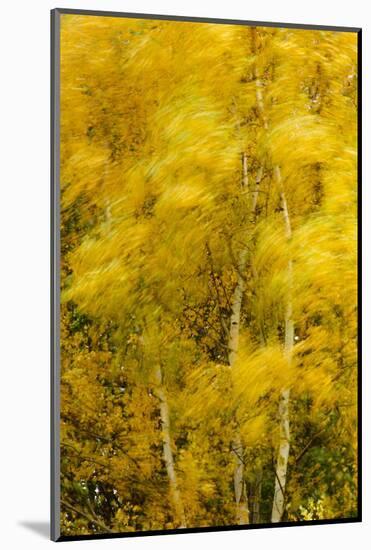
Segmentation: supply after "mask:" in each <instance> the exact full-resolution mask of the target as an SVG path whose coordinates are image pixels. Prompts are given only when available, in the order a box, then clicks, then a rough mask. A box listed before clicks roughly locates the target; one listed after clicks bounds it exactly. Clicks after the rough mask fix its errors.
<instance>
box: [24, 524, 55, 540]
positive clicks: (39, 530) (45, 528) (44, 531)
mask: <svg viewBox="0 0 371 550" xmlns="http://www.w3.org/2000/svg"><path fill="white" fill-rule="evenodd" d="M18 525H20V526H21V527H25V528H26V529H29V530H30V531H33V532H34V533H36V534H37V535H39V536H40V537H42V538H43V539H49V537H50V524H49V522H48V521H19V522H18Z"/></svg>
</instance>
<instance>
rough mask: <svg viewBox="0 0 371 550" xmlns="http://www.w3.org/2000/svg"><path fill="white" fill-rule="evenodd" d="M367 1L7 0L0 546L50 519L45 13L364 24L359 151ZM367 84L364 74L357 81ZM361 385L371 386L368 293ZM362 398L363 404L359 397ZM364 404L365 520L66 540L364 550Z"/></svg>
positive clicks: (22, 543)
mask: <svg viewBox="0 0 371 550" xmlns="http://www.w3.org/2000/svg"><path fill="white" fill-rule="evenodd" d="M368 4H369V2H367V1H366V0H347V1H344V0H327V1H326V0H310V1H307V2H303V1H298V0H270V1H268V0H255V1H250V2H249V1H248V0H223V1H222V2H217V0H172V1H170V0H168V1H165V0H156V1H152V2H151V1H149V0H147V1H145V0H136V1H134V0H132V1H125V0H105V1H103V0H79V1H78V2H73V1H68V0H64V1H63V0H61V2H60V4H55V2H52V1H49V0H33V1H32V0H17V1H15V2H12V1H11V0H6V1H5V2H4V4H2V6H1V26H0V55H1V64H0V82H1V83H0V94H1V100H0V109H1V113H0V137H1V147H0V152H1V159H2V160H1V162H0V178H1V179H0V195H1V196H0V238H1V246H0V259H1V268H0V293H1V296H0V341H1V347H0V365H1V370H0V392H1V393H0V407H1V410H0V423H1V428H0V463H1V467H0V545H1V546H2V547H3V548H5V549H6V550H11V549H13V548H14V549H16V548H27V549H30V550H31V549H34V548H37V549H38V548H44V547H46V546H48V545H49V547H50V546H51V545H52V544H54V543H52V542H50V541H49V540H48V518H49V76H50V74H49V10H50V9H51V8H54V7H67V8H68V7H70V8H80V9H97V10H99V9H100V10H104V9H105V10H114V11H128V12H144V13H158V14H171V15H190V16H204V17H220V18H235V19H248V20H257V21H259V20H260V21H275V22H293V23H313V24H323V25H326V24H328V25H344V26H354V27H360V26H361V27H363V31H364V32H363V34H364V37H363V56H364V71H363V72H364V98H365V100H364V104H363V113H364V151H366V147H367V148H368V149H369V148H370V140H369V138H370V122H369V120H368V114H369V112H368V98H370V97H371V89H370V76H369V75H370V74H371V67H370V59H369V53H368V52H370V51H371V44H370V35H369V33H368V26H369V24H370V22H371V19H370V15H369V13H368V11H367V7H368ZM367 76H368V78H366V77H367ZM367 156H369V155H366V153H364V177H363V181H364V196H363V205H364V222H363V233H364V249H365V250H364V260H365V263H364V280H365V281H370V274H371V273H370V271H371V270H370V268H371V266H370V254H369V252H368V251H367V244H368V242H369V240H368V239H370V237H368V239H367V236H369V235H371V233H370V229H371V228H370V222H369V214H370V188H369V186H368V185H367V182H368V180H369V177H368V176H369V165H370V163H369V162H368V158H367ZM363 302H364V320H363V327H364V330H363V332H364V356H365V357H366V359H365V360H364V365H365V370H364V388H365V390H366V391H367V388H370V376H369V374H368V372H367V370H368V369H367V366H368V365H367V358H368V357H370V344H369V342H370V339H371V338H370V336H368V334H367V331H368V327H369V326H370V308H369V306H370V291H369V287H367V286H366V285H365V287H364V289H363ZM364 401H366V398H364ZM369 418H370V404H369V403H367V402H365V403H364V411H363V419H364V433H365V437H364V463H365V468H364V476H363V482H364V488H365V490H364V493H365V498H364V523H363V524H353V525H352V524H343V525H328V526H316V527H291V528H284V529H271V530H269V529H264V530H257V531H241V532H227V533H208V534H206V533H202V534H191V535H177V536H175V537H174V536H156V537H144V538H136V539H116V540H106V541H83V542H81V541H79V542H71V543H69V544H70V545H74V547H77V546H78V547H79V548H82V547H89V548H91V549H93V548H102V547H103V545H104V546H105V547H110V548H118V547H123V546H125V548H129V549H130V550H143V549H151V550H158V549H160V548H161V550H164V549H168V548H172V547H173V546H174V545H176V547H177V548H179V549H183V548H184V549H185V548H187V547H188V546H189V545H190V544H191V545H192V546H193V548H194V549H195V550H196V549H198V548H203V547H205V546H206V545H207V546H211V547H213V548H215V549H216V550H218V549H221V548H223V549H224V548H225V546H229V547H231V546H232V545H234V546H236V545H238V547H245V548H248V547H249V548H259V549H263V550H264V549H265V548H270V549H271V548H273V547H274V549H275V550H277V549H280V548H283V549H285V550H290V549H294V548H295V549H298V548H300V549H303V550H305V549H311V550H313V548H318V550H322V549H326V548H327V547H328V546H332V547H334V548H336V550H341V549H347V550H349V548H351V547H354V548H355V547H357V549H361V550H362V549H364V548H367V547H368V548H369V547H370V546H369V545H370V542H369V543H368V544H367V542H366V540H367V538H369V539H370V540H371V528H370V523H371V522H370V520H371V518H370V504H371V502H370V499H371V497H370V495H371V486H370V471H371V470H370V467H369V464H370V460H371V457H370V441H371V431H370V423H369Z"/></svg>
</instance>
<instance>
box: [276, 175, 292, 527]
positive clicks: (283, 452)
mask: <svg viewBox="0 0 371 550" xmlns="http://www.w3.org/2000/svg"><path fill="white" fill-rule="evenodd" d="M274 176H275V179H276V182H277V184H278V186H279V188H280V196H281V206H282V213H283V218H284V222H285V233H286V238H287V241H288V242H289V241H290V239H291V236H292V231H291V222H290V216H289V211H288V208H287V201H286V197H285V193H284V190H283V186H282V179H281V171H280V169H279V167H278V166H275V168H274ZM287 279H288V292H287V301H286V311H285V355H286V357H287V361H288V362H290V361H291V355H292V350H293V347H294V321H293V318H292V260H291V259H289V261H288V265H287ZM289 405H290V389H288V388H285V389H283V390H282V391H281V396H280V403H279V409H278V413H279V419H280V441H279V447H278V455H277V465H276V472H275V474H276V479H275V488H274V497H273V507H272V518H271V521H272V523H278V522H280V521H281V520H282V516H283V513H284V510H285V489H286V477H287V465H288V460H289V453H290V414H289Z"/></svg>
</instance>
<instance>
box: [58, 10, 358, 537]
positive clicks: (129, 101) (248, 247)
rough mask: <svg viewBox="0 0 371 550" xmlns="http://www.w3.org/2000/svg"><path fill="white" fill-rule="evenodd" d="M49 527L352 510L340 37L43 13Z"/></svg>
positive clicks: (351, 352) (197, 523)
mask: <svg viewBox="0 0 371 550" xmlns="http://www.w3.org/2000/svg"><path fill="white" fill-rule="evenodd" d="M61 25H62V27H61V204H62V212H61V262H62V265H61V287H62V305H61V361H62V365H61V420H60V422H61V424H60V426H61V449H60V452H61V530H62V534H63V535H73V534H79V535H82V534H92V533H107V532H127V531H147V530H161V529H176V528H184V527H188V528H192V527H205V526H223V525H236V524H256V523H271V522H273V523H277V522H281V521H285V522H287V521H289V522H302V521H306V520H316V519H333V518H351V517H354V516H356V515H357V475H358V474H357V344H356V337H357V312H356V306H357V273H356V269H357V246H356V238H357V222H356V220H357V149H356V147H357V35H356V34H355V33H351V32H330V31H326V32H325V31H319V30H298V29H284V28H282V29H279V28H268V27H267V28H263V27H258V28H254V27H249V26H238V25H221V24H209V23H202V24H201V23H190V22H174V21H157V20H136V19H123V18H109V17H96V16H81V15H78V16H75V15H62V22H61Z"/></svg>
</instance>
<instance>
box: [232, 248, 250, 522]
mask: <svg viewBox="0 0 371 550" xmlns="http://www.w3.org/2000/svg"><path fill="white" fill-rule="evenodd" d="M246 258H247V249H246V248H245V249H243V250H242V252H241V254H240V257H239V265H238V272H237V285H236V288H235V289H234V293H233V297H232V314H231V320H230V329H229V341H228V349H229V355H228V361H229V365H230V367H231V368H233V365H234V363H235V360H236V357H237V352H238V342H239V336H240V321H241V305H242V298H243V293H244V290H245V281H244V280H243V278H242V276H241V274H240V272H241V271H243V269H244V268H245V266H246ZM232 450H233V453H234V459H235V466H234V473H233V481H234V495H235V503H236V523H237V525H244V524H246V523H249V508H248V502H247V491H246V482H245V479H244V470H245V465H244V457H243V445H242V442H241V436H240V434H239V431H238V430H237V433H236V434H235V437H234V439H233V441H232Z"/></svg>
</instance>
